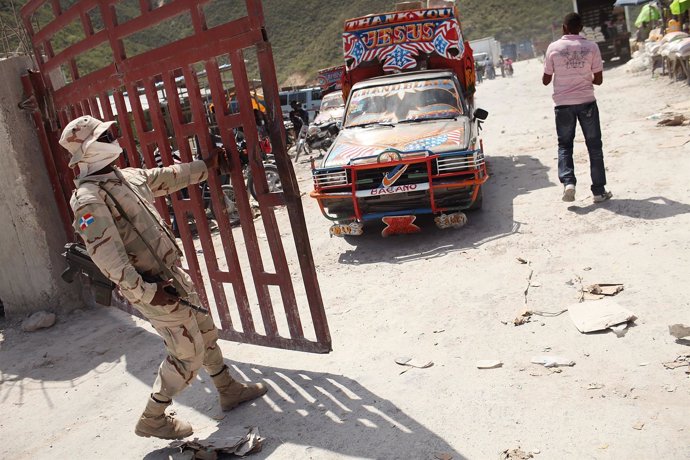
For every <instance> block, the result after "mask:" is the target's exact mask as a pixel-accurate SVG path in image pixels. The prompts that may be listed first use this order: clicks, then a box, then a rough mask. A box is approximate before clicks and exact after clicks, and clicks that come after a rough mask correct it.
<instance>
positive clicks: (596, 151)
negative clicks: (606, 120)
mask: <svg viewBox="0 0 690 460" xmlns="http://www.w3.org/2000/svg"><path fill="white" fill-rule="evenodd" d="M555 111H556V134H557V135H558V178H559V179H560V180H561V183H562V184H564V185H568V184H573V185H575V184H576V183H577V179H575V165H574V163H573V141H574V140H575V128H576V126H577V122H578V121H579V122H580V127H581V128H582V134H584V136H585V144H587V150H588V151H589V168H590V174H591V176H592V194H593V195H602V194H603V193H605V192H606V189H605V188H604V186H605V185H606V170H605V169H604V152H603V150H602V149H601V147H602V144H601V126H600V125H599V107H597V102H596V101H594V102H588V103H586V104H577V105H559V106H557V107H556V108H555Z"/></svg>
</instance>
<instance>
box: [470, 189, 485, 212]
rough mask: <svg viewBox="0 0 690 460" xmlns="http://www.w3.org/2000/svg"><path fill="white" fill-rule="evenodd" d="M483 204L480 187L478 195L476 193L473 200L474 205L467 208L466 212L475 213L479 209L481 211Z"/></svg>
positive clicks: (482, 191) (482, 190)
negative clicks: (475, 197)
mask: <svg viewBox="0 0 690 460" xmlns="http://www.w3.org/2000/svg"><path fill="white" fill-rule="evenodd" d="M483 202H484V188H483V187H482V186H479V193H477V199H476V200H474V203H472V205H471V206H470V207H469V208H467V210H468V211H477V210H479V209H482V204H483Z"/></svg>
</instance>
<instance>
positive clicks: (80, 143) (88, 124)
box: [60, 115, 115, 168]
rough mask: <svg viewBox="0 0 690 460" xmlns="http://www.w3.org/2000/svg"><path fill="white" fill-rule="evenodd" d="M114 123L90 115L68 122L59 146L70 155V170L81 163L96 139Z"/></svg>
mask: <svg viewBox="0 0 690 460" xmlns="http://www.w3.org/2000/svg"><path fill="white" fill-rule="evenodd" d="M113 123H115V122H114V121H101V120H99V119H98V118H94V117H92V116H90V115H84V116H82V117H79V118H75V119H74V120H72V121H70V122H69V123H68V124H67V126H65V129H64V130H63V131H62V136H60V145H61V146H63V147H64V148H65V149H67V151H68V152H69V153H70V155H71V158H70V161H69V166H70V168H72V167H74V166H75V165H76V164H77V163H79V161H81V159H82V157H83V156H84V152H86V151H87V150H88V148H89V146H91V144H93V143H94V142H96V141H97V140H98V138H99V137H100V136H101V134H103V133H104V132H106V130H107V129H108V128H110V126H112V124H113Z"/></svg>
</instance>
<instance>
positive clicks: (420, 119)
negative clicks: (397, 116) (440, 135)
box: [398, 115, 461, 124]
mask: <svg viewBox="0 0 690 460" xmlns="http://www.w3.org/2000/svg"><path fill="white" fill-rule="evenodd" d="M460 116H461V115H456V116H453V117H427V118H410V119H409V120H402V121H399V122H398V124H402V123H416V122H418V121H436V120H457V119H458V117H460Z"/></svg>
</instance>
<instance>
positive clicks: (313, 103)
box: [279, 87, 321, 122]
mask: <svg viewBox="0 0 690 460" xmlns="http://www.w3.org/2000/svg"><path fill="white" fill-rule="evenodd" d="M279 94H280V107H281V109H282V110H283V116H285V117H286V118H287V116H288V114H289V113H290V111H291V110H292V107H290V103H291V102H292V101H297V102H299V103H300V104H302V107H303V108H304V110H306V111H307V113H308V114H309V122H311V121H312V120H314V117H315V116H316V113H317V112H318V111H319V107H320V106H321V88H319V87H314V88H304V89H295V90H290V91H281V92H280V93H279Z"/></svg>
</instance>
